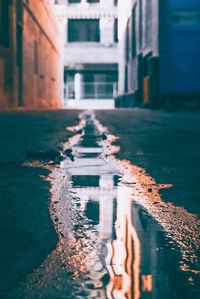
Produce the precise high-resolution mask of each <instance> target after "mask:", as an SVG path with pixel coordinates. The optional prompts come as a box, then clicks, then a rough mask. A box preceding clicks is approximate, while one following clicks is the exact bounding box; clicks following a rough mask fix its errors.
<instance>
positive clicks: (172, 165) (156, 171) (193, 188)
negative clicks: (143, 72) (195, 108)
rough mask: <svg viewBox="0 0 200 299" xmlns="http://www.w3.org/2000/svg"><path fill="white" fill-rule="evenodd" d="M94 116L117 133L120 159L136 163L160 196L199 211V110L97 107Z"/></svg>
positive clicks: (196, 211)
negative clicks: (155, 186)
mask: <svg viewBox="0 0 200 299" xmlns="http://www.w3.org/2000/svg"><path fill="white" fill-rule="evenodd" d="M96 116H97V118H98V119H99V120H100V122H101V123H102V124H103V125H105V126H107V127H108V129H109V131H110V132H111V133H113V134H114V135H116V136H118V137H119V140H118V141H117V142H116V143H117V144H118V145H119V146H120V148H121V150H120V152H119V153H118V154H117V156H118V157H119V158H120V159H127V160H129V161H131V162H132V163H133V164H134V165H137V166H140V167H142V168H143V169H145V170H146V171H147V173H148V174H149V175H150V176H151V177H153V178H154V179H155V180H156V182H157V183H158V184H172V185H173V186H172V188H168V189H163V190H161V191H160V193H161V195H162V198H163V199H164V200H165V201H167V202H172V203H174V205H176V206H180V207H184V208H185V209H186V210H187V211H189V212H192V213H195V214H199V213H200V195H199V194H200V182H199V178H200V113H199V112H173V113H172V112H170V113H169V112H165V111H151V110H139V109H133V110H115V111H97V112H96Z"/></svg>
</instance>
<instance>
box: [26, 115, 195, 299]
mask: <svg viewBox="0 0 200 299" xmlns="http://www.w3.org/2000/svg"><path fill="white" fill-rule="evenodd" d="M82 119H83V126H82V128H81V129H79V134H78V135H76V136H75V137H73V138H72V139H71V142H70V144H66V152H65V154H66V156H67V157H68V158H67V159H66V158H65V159H64V160H63V162H61V167H60V168H59V169H57V170H56V173H55V174H54V180H57V181H56V182H55V183H54V186H53V188H52V195H53V200H52V206H51V210H52V211H51V216H52V219H53V221H54V224H55V227H56V230H57V232H58V235H59V242H58V246H57V248H56V249H55V251H53V252H52V253H51V254H50V255H49V256H48V257H47V259H46V260H45V261H44V263H43V265H42V266H41V267H40V268H39V269H37V270H36V271H35V272H34V273H33V274H31V275H30V277H29V278H28V279H27V281H26V283H25V286H24V288H23V296H24V297H23V296H22V298H28V299H30V298H45V299H58V298H70V299H83V298H87V299H92V298H94V299H139V298H140V299H148V298H155V299H157V298H158V299H169V298H181V299H183V298H190V299H191V298H196V297H195V291H194V290H193V289H192V281H189V279H188V277H187V275H186V274H185V273H184V272H183V271H181V270H180V261H181V254H180V252H179V250H178V248H177V246H176V244H175V242H173V241H172V239H170V238H167V237H166V235H165V234H164V232H163V229H162V227H161V226H160V225H159V224H158V223H157V222H156V221H155V220H154V219H153V218H152V217H151V216H150V215H149V214H148V213H147V211H146V210H145V209H144V208H143V207H142V206H141V205H140V204H139V203H137V202H136V201H133V196H134V194H133V188H132V185H133V184H134V182H132V184H131V187H130V186H129V185H128V184H125V183H124V182H123V179H122V177H123V176H122V173H121V171H120V169H119V167H117V165H116V163H115V162H114V161H113V160H112V159H107V158H106V156H105V153H106V152H107V151H108V149H106V146H105V143H104V141H105V139H106V137H105V136H104V135H103V134H102V132H100V130H99V129H98V126H97V125H96V123H95V122H96V120H95V118H94V115H93V114H91V113H86V112H85V113H83V115H82ZM69 146H70V150H69ZM190 279H191V280H192V278H190ZM193 291H194V292H193Z"/></svg>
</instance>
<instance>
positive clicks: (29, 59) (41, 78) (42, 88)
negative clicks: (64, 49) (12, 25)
mask: <svg viewBox="0 0 200 299" xmlns="http://www.w3.org/2000/svg"><path fill="white" fill-rule="evenodd" d="M23 36H24V41H23V47H24V52H23V69H24V72H23V86H24V97H23V102H24V106H26V107H27V106H33V107H47V108H50V107H59V101H60V88H59V84H60V83H59V59H60V55H59V51H58V49H57V44H58V39H57V36H58V28H57V24H56V22H55V18H54V16H53V14H52V12H51V10H50V8H49V5H48V1H45V0H41V1H34V0H32V1H29V4H25V5H24V16H23Z"/></svg>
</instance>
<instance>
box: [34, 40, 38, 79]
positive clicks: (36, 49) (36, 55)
mask: <svg viewBox="0 0 200 299" xmlns="http://www.w3.org/2000/svg"><path fill="white" fill-rule="evenodd" d="M34 72H35V74H38V42H37V41H34Z"/></svg>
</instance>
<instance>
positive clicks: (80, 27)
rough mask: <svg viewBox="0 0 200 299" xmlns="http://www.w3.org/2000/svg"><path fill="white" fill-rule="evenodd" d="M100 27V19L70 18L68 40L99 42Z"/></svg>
mask: <svg viewBox="0 0 200 299" xmlns="http://www.w3.org/2000/svg"><path fill="white" fill-rule="evenodd" d="M99 41H100V28H99V20H98V19H93V20H91V19H90V20H87V19H80V20H69V21H68V42H99Z"/></svg>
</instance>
